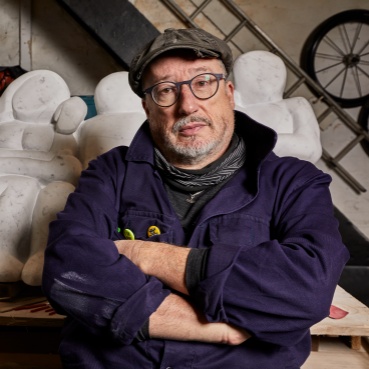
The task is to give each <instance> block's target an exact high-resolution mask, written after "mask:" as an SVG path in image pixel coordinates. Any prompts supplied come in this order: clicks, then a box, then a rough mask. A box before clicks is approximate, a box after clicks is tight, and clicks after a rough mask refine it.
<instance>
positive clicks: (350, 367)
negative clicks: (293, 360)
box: [301, 350, 369, 369]
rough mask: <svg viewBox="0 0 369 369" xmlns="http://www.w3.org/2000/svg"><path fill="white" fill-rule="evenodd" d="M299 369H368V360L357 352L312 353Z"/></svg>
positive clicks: (364, 355)
mask: <svg viewBox="0 0 369 369" xmlns="http://www.w3.org/2000/svg"><path fill="white" fill-rule="evenodd" d="M301 369H369V359H368V356H367V355H366V354H364V353H361V352H357V351H353V350H351V351H349V352H348V351H342V352H312V353H311V354H310V356H309V358H308V359H307V361H306V362H305V364H304V365H303V366H302V367H301Z"/></svg>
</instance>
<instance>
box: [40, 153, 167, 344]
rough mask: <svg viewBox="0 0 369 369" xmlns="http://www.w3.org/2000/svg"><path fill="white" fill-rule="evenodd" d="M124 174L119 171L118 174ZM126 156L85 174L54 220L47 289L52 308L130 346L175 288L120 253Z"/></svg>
mask: <svg viewBox="0 0 369 369" xmlns="http://www.w3.org/2000/svg"><path fill="white" fill-rule="evenodd" d="M118 174H119V175H118ZM123 180H124V165H123V158H122V157H121V156H120V151H118V150H115V151H113V152H111V153H109V154H108V155H104V156H102V157H100V158H98V159H97V160H96V161H94V162H92V163H91V164H90V167H89V168H88V170H86V171H84V172H83V173H82V175H81V178H80V182H79V185H78V187H77V189H76V191H75V192H74V193H73V194H71V195H70V197H69V199H68V201H67V204H66V207H65V209H64V211H62V212H61V213H59V214H58V217H57V220H55V221H53V222H52V223H51V224H50V231H49V241H48V246H47V249H46V252H45V264H44V273H43V291H44V292H45V294H46V296H47V297H48V299H49V301H50V302H51V304H52V306H53V307H54V308H56V310H57V311H58V312H59V313H61V314H65V315H68V316H70V317H72V318H74V319H75V320H77V321H78V322H79V323H81V324H83V325H84V326H85V327H86V329H87V330H88V331H90V332H91V333H93V334H107V335H111V336H112V337H114V338H115V339H117V340H118V341H120V342H122V343H124V344H128V343H130V342H131V341H132V340H133V339H134V338H135V336H136V334H137V331H139V329H140V328H141V327H142V326H143V325H144V324H145V322H146V321H147V319H148V318H149V316H150V315H151V314H152V313H153V312H154V311H155V310H156V309H157V307H158V306H159V305H160V304H161V302H162V301H163V300H164V299H165V297H166V296H167V295H168V294H169V291H168V290H166V289H165V288H164V286H163V285H162V283H161V282H160V281H159V280H157V279H156V278H154V277H150V276H146V275H144V274H143V273H142V272H141V271H140V270H139V269H138V268H137V267H136V266H135V265H134V264H133V263H132V262H131V261H130V260H128V259H127V258H125V257H124V256H122V255H120V254H119V253H118V251H117V249H116V247H115V244H114V242H113V241H114V240H116V239H118V238H121V237H120V235H119V233H118V231H117V227H118V224H117V221H118V211H119V192H120V191H121V187H122V182H123Z"/></svg>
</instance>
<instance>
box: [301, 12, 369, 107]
mask: <svg viewBox="0 0 369 369" xmlns="http://www.w3.org/2000/svg"><path fill="white" fill-rule="evenodd" d="M300 64H301V67H302V68H303V69H304V70H305V71H306V73H307V74H308V75H309V76H310V77H311V78H312V79H313V80H315V81H316V82H317V83H318V84H319V85H320V86H321V87H322V88H323V89H324V90H325V91H326V92H327V93H328V94H329V95H330V96H331V97H332V98H333V99H334V100H335V101H336V102H337V103H338V104H339V105H341V106H342V107H343V108H352V107H356V106H361V105H363V104H364V103H365V102H366V101H367V99H368V98H369V10H364V9H354V10H347V11H344V12H341V13H338V14H336V15H334V16H332V17H330V18H328V19H327V20H325V21H324V22H323V23H321V24H320V25H319V26H318V27H316V28H315V29H314V31H313V32H312V33H311V34H310V36H309V37H308V39H307V40H306V42H305V44H304V46H303V49H302V53H301V60H300Z"/></svg>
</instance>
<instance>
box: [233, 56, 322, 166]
mask: <svg viewBox="0 0 369 369" xmlns="http://www.w3.org/2000/svg"><path fill="white" fill-rule="evenodd" d="M233 75H234V83H235V102H236V110H239V111H242V112H244V113H246V114H247V115H249V116H250V117H251V118H253V119H254V120H256V121H258V122H260V123H262V124H264V125H266V126H268V127H270V128H272V129H274V130H275V131H276V132H277V134H278V141H277V144H276V146H275V149H274V151H275V153H276V154H277V155H279V156H295V157H298V158H300V159H304V160H308V161H311V162H313V163H315V162H317V161H318V160H319V158H320V157H321V155H322V146H321V142H320V130H319V125H318V122H317V119H316V116H315V114H314V111H313V109H312V107H311V105H310V103H309V102H308V101H307V100H306V99H305V98H303V97H292V98H288V99H283V92H284V89H285V87H286V81H287V69H286V66H285V64H284V63H283V61H282V59H280V58H279V57H278V56H276V55H274V54H273V53H270V52H268V51H259V50H258V51H250V52H247V53H245V54H242V55H240V56H239V57H238V58H237V59H236V61H235V64H234V70H233Z"/></svg>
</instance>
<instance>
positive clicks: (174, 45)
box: [128, 28, 233, 97]
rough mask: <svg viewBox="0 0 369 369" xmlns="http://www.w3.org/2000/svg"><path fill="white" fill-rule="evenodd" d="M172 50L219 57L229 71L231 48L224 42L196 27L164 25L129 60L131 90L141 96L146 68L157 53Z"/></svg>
mask: <svg viewBox="0 0 369 369" xmlns="http://www.w3.org/2000/svg"><path fill="white" fill-rule="evenodd" d="M176 49H189V50H192V51H193V52H194V53H195V55H196V56H197V57H198V58H217V59H220V60H221V61H222V62H223V64H224V66H225V68H226V71H227V73H228V74H229V73H230V72H231V70H232V66H233V56H232V51H231V49H230V47H229V46H228V45H227V43H226V42H225V41H223V40H221V39H219V38H218V37H216V36H214V35H212V34H211V33H208V32H206V31H204V30H202V29H199V28H188V29H173V28H168V29H166V30H165V31H164V33H162V34H160V35H159V36H157V37H156V38H155V39H154V40H152V41H151V42H149V43H148V44H147V45H146V46H145V47H144V49H143V50H142V51H141V52H139V53H138V54H137V55H136V56H135V57H134V58H133V59H132V62H131V65H130V69H129V76H128V79H129V84H130V86H131V88H132V90H133V92H134V93H136V94H137V95H138V96H140V97H143V92H142V86H141V78H142V75H143V72H144V70H145V69H146V67H147V66H148V65H149V64H150V63H151V62H152V61H153V60H154V59H155V58H157V57H158V56H159V55H161V54H163V53H165V52H166V51H169V50H176Z"/></svg>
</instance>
